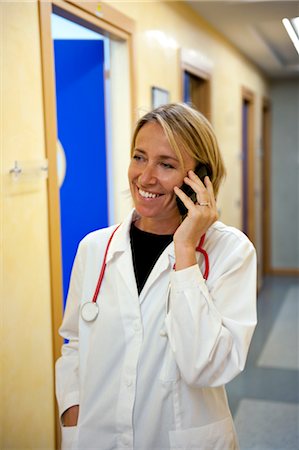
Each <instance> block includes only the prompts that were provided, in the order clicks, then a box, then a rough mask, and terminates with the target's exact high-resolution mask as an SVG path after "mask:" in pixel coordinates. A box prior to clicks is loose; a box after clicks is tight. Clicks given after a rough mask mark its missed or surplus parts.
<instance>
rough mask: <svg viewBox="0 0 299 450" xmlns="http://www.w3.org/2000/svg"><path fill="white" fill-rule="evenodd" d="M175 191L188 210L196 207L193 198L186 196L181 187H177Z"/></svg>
mask: <svg viewBox="0 0 299 450" xmlns="http://www.w3.org/2000/svg"><path fill="white" fill-rule="evenodd" d="M173 190H174V193H175V194H176V195H177V196H178V197H179V198H180V200H182V202H183V203H184V205H185V206H186V208H187V209H188V210H189V209H190V208H192V207H193V206H195V205H194V203H193V201H192V200H191V198H190V197H189V196H188V195H186V194H185V192H183V191H182V190H181V189H180V188H179V187H177V186H175V187H174V189H173Z"/></svg>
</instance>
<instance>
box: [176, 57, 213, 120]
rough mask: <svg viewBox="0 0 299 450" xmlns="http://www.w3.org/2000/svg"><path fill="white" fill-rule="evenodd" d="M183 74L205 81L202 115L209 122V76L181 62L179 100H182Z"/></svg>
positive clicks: (199, 69) (203, 71)
mask: <svg viewBox="0 0 299 450" xmlns="http://www.w3.org/2000/svg"><path fill="white" fill-rule="evenodd" d="M184 72H189V73H190V74H191V75H194V76H195V77H197V78H200V79H202V80H204V81H205V84H206V86H205V89H206V96H205V101H204V111H203V113H204V115H205V116H206V117H207V119H208V120H209V121H211V74H210V73H208V72H206V71H205V70H202V69H201V68H199V67H195V66H193V65H192V64H189V63H187V62H184V61H182V60H181V71H180V73H181V99H183V98H184Z"/></svg>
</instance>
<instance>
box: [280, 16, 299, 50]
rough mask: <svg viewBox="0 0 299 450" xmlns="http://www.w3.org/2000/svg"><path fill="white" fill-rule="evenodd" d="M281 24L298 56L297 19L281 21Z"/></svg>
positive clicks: (298, 33) (298, 26)
mask: <svg viewBox="0 0 299 450" xmlns="http://www.w3.org/2000/svg"><path fill="white" fill-rule="evenodd" d="M282 23H283V24H284V26H285V29H286V30H287V32H288V34H289V36H290V38H291V40H292V42H293V44H294V46H295V48H296V50H297V52H298V54H299V31H298V30H299V17H295V18H294V19H291V20H289V19H287V18H284V19H282Z"/></svg>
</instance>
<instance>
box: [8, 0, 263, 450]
mask: <svg viewBox="0 0 299 450" xmlns="http://www.w3.org/2000/svg"><path fill="white" fill-rule="evenodd" d="M110 3H111V5H112V6H113V7H114V8H117V9H119V10H120V11H121V12H123V13H124V14H126V15H127V16H129V17H131V18H132V19H134V20H135V22H136V35H135V61H136V67H135V70H136V85H134V89H136V99H137V102H136V103H137V109H136V111H135V116H136V118H137V117H138V116H139V115H140V114H142V113H143V112H145V111H146V110H148V109H150V107H151V87H152V86H159V87H162V88H164V89H167V90H168V91H169V95H170V100H171V101H178V100H181V55H182V51H184V52H185V54H188V55H192V54H193V55H195V59H194V60H195V63H196V64H197V62H198V63H199V65H201V67H202V68H204V69H205V70H208V71H209V72H210V74H211V92H212V98H211V103H212V105H211V106H212V107H211V111H212V122H213V125H214V127H215V130H216V133H217V135H218V138H219V142H220V145H221V148H222V150H223V153H224V159H225V162H226V165H227V169H228V177H227V180H226V182H225V185H224V187H223V190H222V193H221V195H220V197H219V208H220V213H221V219H222V220H223V221H225V222H227V223H228V224H231V225H235V226H237V227H240V225H241V223H240V220H241V213H240V211H241V203H240V202H241V155H240V151H241V149H240V146H241V88H242V86H245V87H247V88H248V89H250V90H251V91H252V92H254V94H255V99H256V102H255V138H254V141H255V165H256V169H257V173H258V167H259V153H258V150H259V143H260V133H261V129H260V110H261V101H262V97H263V96H265V95H267V94H268V86H267V82H266V80H265V79H264V77H263V76H262V75H261V74H260V72H259V71H258V70H257V69H256V68H255V67H254V66H253V65H252V64H251V63H250V62H248V61H247V60H246V59H245V58H244V57H243V56H242V55H241V54H240V53H238V51H236V50H235V49H234V48H233V47H232V46H231V45H230V44H229V43H227V42H226V41H225V40H224V39H223V38H222V37H221V36H220V35H219V34H218V33H216V32H215V31H214V30H213V29H212V28H211V27H209V26H208V25H207V24H206V23H205V22H204V21H202V20H201V19H200V18H198V17H196V16H195V14H194V12H193V11H192V10H191V9H190V7H188V6H187V5H185V4H183V3H182V2H165V3H164V2H162V1H156V2H142V1H139V2H119V3H117V2H110ZM0 14H1V16H0V20H1V43H0V44H1V55H2V61H1V74H0V76H1V110H2V114H1V163H2V167H1V205H0V209H1V226H2V228H1V253H2V261H1V263H2V274H1V308H2V312H1V318H2V325H3V326H2V328H1V343H2V345H1V354H0V358H1V372H2V385H1V396H2V405H1V406H2V407H1V425H2V427H1V428H2V431H1V433H2V434H1V437H0V447H1V448H5V449H10V448H11V449H12V448H13V449H20V450H23V449H24V448H32V449H34V448H43V449H54V447H55V421H54V382H53V359H52V322H51V302H53V301H55V299H53V298H51V290H50V262H49V261H50V255H49V230H48V198H47V184H46V180H45V179H44V178H42V177H40V176H37V177H31V178H30V177H29V178H26V177H22V176H20V177H19V179H15V178H14V177H13V176H12V175H11V174H10V173H9V172H10V170H11V168H13V166H14V164H15V161H16V160H17V161H19V162H25V163H26V162H31V163H32V162H39V161H43V159H44V158H45V140H44V134H45V128H44V115H43V114H44V111H43V92H42V76H41V52H40V30H39V15H38V1H37V0H34V1H30V2H1V3H0ZM196 61H197V62H196ZM114 97H115V101H116V102H117V95H115V96H114ZM118 132H119V129H117V130H112V133H116V134H117V133H118ZM118 139H120V137H119V136H118ZM119 152H129V148H123V147H120V149H119ZM119 157H120V155H115V159H116V160H117V159H118V158H119ZM115 177H118V182H121V184H125V178H126V171H125V170H124V167H123V166H122V165H120V164H118V165H117V164H116V165H115ZM256 183H257V184H256V197H257V203H258V202H259V195H260V191H259V189H260V180H259V179H257V181H256ZM116 204H118V203H117V202H116ZM126 212H127V211H124V210H122V214H123V215H124V214H125V213H126ZM120 219H121V217H120ZM259 227H260V225H259V222H258V219H257V229H259ZM256 244H257V246H258V247H259V246H260V245H261V243H260V237H259V232H258V233H257V242H256Z"/></svg>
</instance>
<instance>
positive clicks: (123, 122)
mask: <svg viewBox="0 0 299 450" xmlns="http://www.w3.org/2000/svg"><path fill="white" fill-rule="evenodd" d="M38 6H39V21H40V38H41V56H42V79H43V100H44V105H43V106H44V124H45V146H46V154H47V159H48V168H49V176H48V217H49V247H50V271H51V272H50V279H51V299H52V300H51V307H52V311H51V315H52V336H53V376H54V362H55V361H56V360H57V358H58V357H59V356H60V351H61V345H62V338H61V337H60V336H59V333H58V329H59V327H60V325H61V321H62V314H63V290H64V289H63V270H62V265H63V264H62V251H61V249H62V245H61V241H62V239H63V238H62V233H61V214H60V190H59V178H60V177H61V176H62V178H63V170H62V173H59V170H60V169H59V164H58V162H60V165H62V166H63V164H64V161H63V159H64V154H65V153H66V152H68V150H67V149H66V148H63V146H60V144H59V140H57V136H58V132H57V128H58V127H57V125H58V126H59V123H57V120H56V111H57V110H56V92H55V89H56V84H55V76H54V75H55V64H54V63H55V58H54V48H53V40H52V30H51V19H52V13H55V14H56V15H58V16H60V17H63V18H65V19H68V20H69V21H70V22H74V23H76V24H79V25H82V26H83V27H84V28H86V29H88V30H92V31H95V32H96V33H98V34H99V33H100V34H101V35H104V36H105V37H107V38H109V42H110V50H111V51H110V71H109V72H110V73H109V77H108V78H106V73H105V74H104V79H105V81H106V80H107V79H109V86H108V89H109V93H110V94H109V97H110V100H111V102H110V104H109V102H108V104H107V103H106V102H105V108H104V115H105V125H106V126H105V127H104V128H105V132H106V133H105V146H106V154H105V157H106V177H107V179H106V188H107V189H108V192H107V189H106V194H105V195H106V197H107V198H108V199H109V208H108V214H109V217H108V223H114V221H118V222H119V221H120V217H119V214H118V211H119V210H120V211H121V208H120V207H119V204H118V203H117V201H115V199H117V198H118V197H121V194H120V193H121V192H122V190H123V184H124V178H125V183H127V180H126V176H125V175H124V174H123V172H124V171H123V170H122V168H123V167H126V166H127V165H128V161H129V151H127V152H124V151H123V149H124V148H127V149H129V148H130V137H131V128H132V123H133V120H134V114H133V111H134V110H135V94H134V90H133V86H134V78H135V69H134V66H135V65H134V52H133V39H134V38H133V36H134V31H135V24H134V21H133V20H131V19H130V18H128V17H127V16H125V15H124V14H122V13H120V12H118V11H116V10H115V9H114V8H112V7H111V6H109V5H107V4H105V3H101V4H100V3H97V4H94V3H92V2H87V3H82V2H81V3H80V6H78V5H77V2H75V1H71V0H69V1H64V0H60V1H59V2H58V1H56V0H50V1H47V2H44V1H39V2H38ZM82 45H83V44H82ZM95 46H98V50H99V47H100V46H101V44H95ZM99 51H103V48H102V49H101V50H99ZM104 51H105V45H104ZM105 72H106V71H105ZM105 90H106V91H107V86H106V89H105ZM101 108H103V105H102V103H101ZM107 118H110V120H111V125H110V126H107ZM111 130H112V131H111ZM107 131H108V132H107ZM114 133H115V134H114ZM59 134H60V131H59ZM57 142H58V144H57ZM57 146H58V147H59V149H58V150H57ZM65 147H67V146H66V145H65ZM85 147H86V146H85V145H83V144H82V147H81V148H85ZM107 149H109V152H107ZM110 150H111V151H110ZM58 155H60V156H61V160H60V161H58V160H59V156H58ZM102 156H103V154H102ZM88 159H89V158H88ZM66 161H67V163H69V162H70V161H72V158H71V159H70V160H69V155H67V157H66ZM95 166H96V167H98V169H97V170H99V166H101V167H104V166H105V162H104V158H103V159H102V160H97V161H96V163H95ZM88 168H90V171H89V172H88V171H87V170H86V173H87V172H88V173H89V179H88V183H89V182H90V183H92V182H93V180H94V178H95V177H94V173H93V169H92V168H93V166H91V167H89V166H88ZM109 180H111V181H113V182H111V183H109ZM60 182H61V179H60ZM80 188H81V186H80V183H79V185H78V190H80ZM104 203H105V200H104ZM122 203H124V202H122ZM104 209H107V208H104ZM95 210H97V208H95ZM97 220H98V219H97ZM104 220H107V214H106V218H105V219H104ZM92 226H94V225H92ZM96 226H97V227H98V224H96ZM76 239H77V238H76ZM53 395H54V393H53ZM56 430H57V448H59V435H60V431H59V430H60V426H59V420H58V416H57V415H56Z"/></svg>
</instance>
